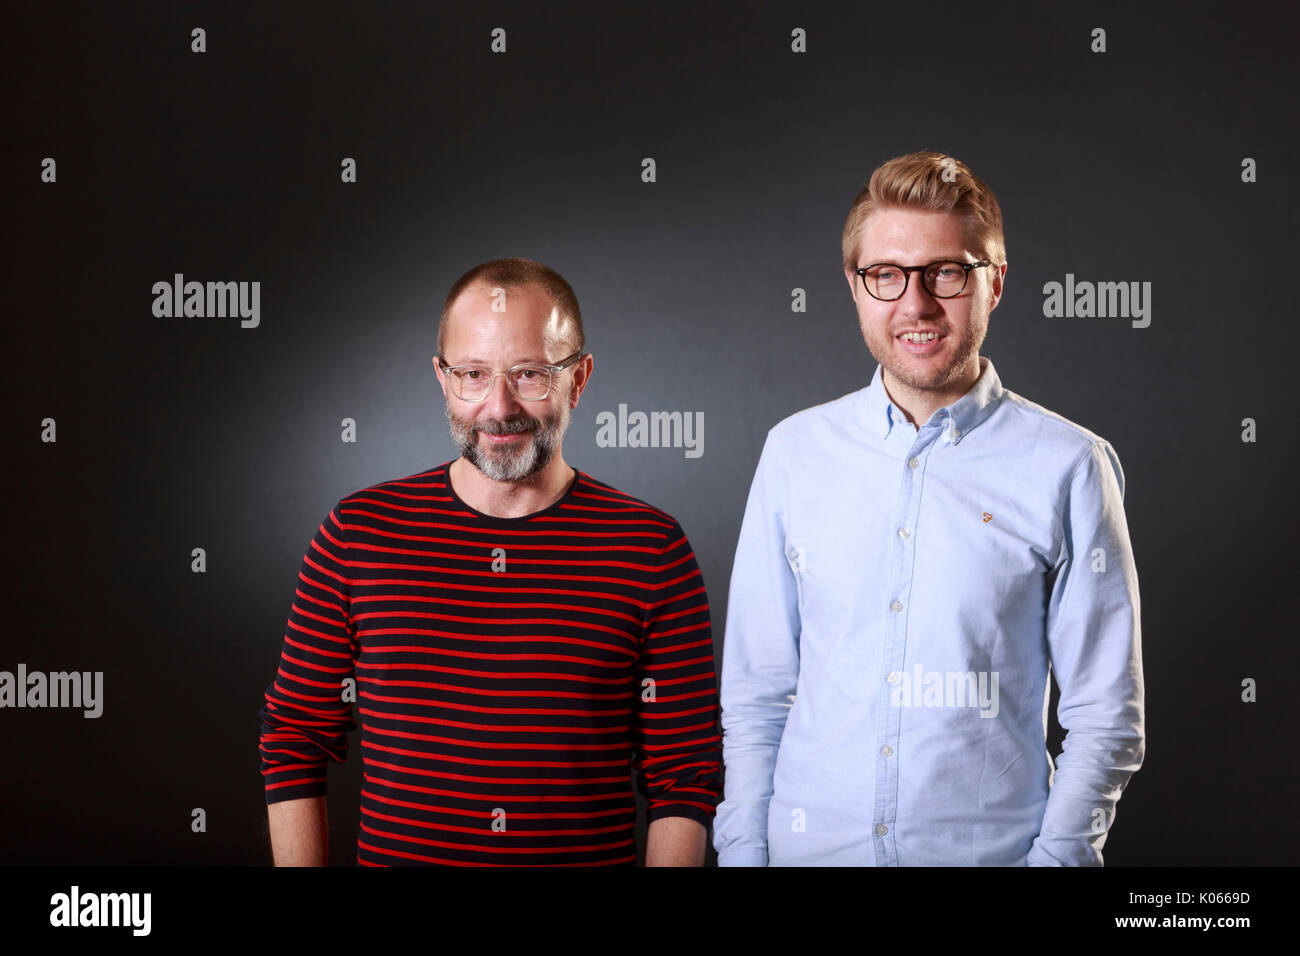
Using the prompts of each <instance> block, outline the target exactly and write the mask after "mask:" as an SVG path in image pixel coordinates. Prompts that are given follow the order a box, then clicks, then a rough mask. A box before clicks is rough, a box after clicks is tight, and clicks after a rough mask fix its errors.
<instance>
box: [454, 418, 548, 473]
mask: <svg viewBox="0 0 1300 956" xmlns="http://www.w3.org/2000/svg"><path fill="white" fill-rule="evenodd" d="M444 410H445V412H446V415H447V421H448V422H449V423H450V425H451V439H452V441H453V442H455V443H456V447H457V448H459V449H460V453H461V455H462V456H463V457H464V458H465V460H466V461H468V462H469V463H470V464H471V465H473V466H474V467H475V468H477V469H478V470H479V471H480V472H482V473H483V474H484V475H485V476H487V477H488V478H491V479H492V480H493V481H523V480H524V479H526V478H531V477H533V476H534V475H536V474H538V473H539V472H540V471H541V470H542V469H543V468H545V467H546V466H547V465H548V464H550V462H551V460H552V459H553V458H554V457H555V455H556V453H557V452H558V451H559V450H560V442H561V440H562V439H563V438H564V432H565V429H567V428H568V427H569V406H568V404H567V403H566V404H564V405H563V406H561V410H560V415H559V417H558V418H557V419H556V420H555V421H553V422H552V423H551V424H550V425H549V426H548V425H544V424H543V423H542V421H541V420H540V419H537V418H534V417H533V416H531V415H518V416H516V417H514V418H510V419H507V420H506V421H504V422H498V421H492V420H489V421H484V422H482V423H480V424H477V425H470V424H468V423H466V422H463V421H460V420H458V419H456V418H454V417H452V414H451V409H450V408H445V409H444ZM480 432H482V433H483V434H485V435H513V434H517V433H520V432H532V439H531V440H530V441H528V442H527V443H525V444H524V446H523V447H522V448H511V447H502V448H500V449H497V450H496V451H491V452H484V450H483V449H482V448H480V447H479V444H478V436H479V433H480Z"/></svg>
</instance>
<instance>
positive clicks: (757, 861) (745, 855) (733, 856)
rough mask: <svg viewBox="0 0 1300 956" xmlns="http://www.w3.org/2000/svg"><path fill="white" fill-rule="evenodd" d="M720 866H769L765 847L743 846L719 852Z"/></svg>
mask: <svg viewBox="0 0 1300 956" xmlns="http://www.w3.org/2000/svg"><path fill="white" fill-rule="evenodd" d="M718 866H720V867H723V866H767V849H766V848H765V847H743V848H741V849H739V850H728V851H727V852H725V853H719V854H718Z"/></svg>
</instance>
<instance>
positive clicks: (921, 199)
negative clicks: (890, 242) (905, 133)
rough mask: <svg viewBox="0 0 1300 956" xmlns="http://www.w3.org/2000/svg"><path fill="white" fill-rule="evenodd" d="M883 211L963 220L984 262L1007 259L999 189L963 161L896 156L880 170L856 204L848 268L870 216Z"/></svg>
mask: <svg viewBox="0 0 1300 956" xmlns="http://www.w3.org/2000/svg"><path fill="white" fill-rule="evenodd" d="M878 209H921V210H925V211H927V212H952V213H956V214H957V215H959V216H961V218H962V221H963V223H964V225H965V231H966V241H967V242H968V243H969V244H970V247H971V248H972V249H973V250H974V251H975V253H976V254H977V255H979V256H980V257H981V258H984V259H988V260H989V261H990V262H992V263H993V264H994V265H1002V264H1003V263H1005V262H1006V259H1007V247H1006V240H1005V239H1004V238H1003V235H1002V209H1001V208H1000V207H999V206H998V200H997V197H996V196H994V195H993V190H991V189H989V187H988V186H987V185H986V184H985V183H984V182H983V180H981V179H979V177H977V176H976V175H975V174H974V173H973V172H971V170H970V167H969V166H967V165H966V164H965V163H963V162H962V161H961V160H959V159H955V158H953V157H952V156H948V155H945V154H944V153H936V152H935V151H933V150H921V151H920V152H915V153H908V154H906V155H904V156H896V157H894V158H893V159H891V160H889V161H888V162H886V163H884V164H882V165H881V166H879V167H878V168H877V169H876V171H875V172H873V173H872V174H871V180H870V182H868V183H867V185H866V186H865V187H863V189H862V191H861V192H860V193H858V195H857V196H856V197H855V198H854V200H853V205H852V206H851V207H850V208H849V215H848V218H847V219H846V220H845V221H844V232H843V235H842V236H841V237H840V247H841V250H842V252H843V254H844V267H845V268H846V269H847V268H853V267H856V266H857V265H859V263H857V262H856V261H855V260H856V258H857V255H858V244H859V242H860V240H861V238H862V230H863V227H864V226H865V225H866V221H867V217H868V216H870V215H871V213H873V212H875V211H876V210H878Z"/></svg>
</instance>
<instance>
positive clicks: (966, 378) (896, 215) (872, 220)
mask: <svg viewBox="0 0 1300 956" xmlns="http://www.w3.org/2000/svg"><path fill="white" fill-rule="evenodd" d="M979 258H980V255H979V250H974V249H971V248H969V247H968V244H967V237H966V235H965V231H964V229H963V225H962V220H961V218H960V217H959V216H958V215H956V214H955V213H942V212H927V211H923V210H917V209H900V208H884V209H877V210H876V211H875V212H873V213H871V215H870V216H868V217H867V221H866V223H865V224H864V226H863V229H862V233H861V239H860V240H859V243H858V254H857V257H856V258H855V259H854V260H852V261H851V262H850V263H849V266H848V268H846V269H845V270H844V275H845V278H846V279H848V282H849V288H850V289H851V290H852V292H853V301H854V303H855V304H856V305H857V310H858V323H859V325H860V326H861V327H862V337H863V338H864V339H865V340H866V343H867V348H868V349H869V350H870V352H871V354H872V356H873V357H874V358H875V359H876V361H877V362H879V363H880V365H881V368H882V374H883V377H884V380H885V387H886V388H887V389H888V391H889V393H890V394H891V395H892V396H893V397H894V398H895V400H897V401H898V402H900V403H902V404H907V405H908V406H909V411H911V410H912V406H915V407H916V408H917V409H918V410H919V411H920V412H921V413H922V414H923V415H924V418H926V419H928V417H929V414H930V412H931V411H933V410H934V409H936V408H940V407H942V406H944V405H947V404H949V403H950V402H953V401H956V400H957V399H958V398H960V397H961V396H962V395H964V394H966V392H967V391H969V389H970V387H971V386H972V385H974V384H975V381H976V379H978V378H979V372H980V365H979V350H980V346H981V345H982V344H983V342H984V335H985V333H986V332H987V331H988V324H989V321H988V320H989V313H990V312H992V311H993V309H994V308H995V307H996V306H997V303H998V299H999V298H1001V295H1002V277H1003V274H1004V273H1005V272H1006V265H1005V264H1003V265H1001V266H999V267H996V268H995V267H993V266H986V267H982V268H977V269H972V270H970V276H969V279H968V281H967V283H966V288H965V289H963V290H962V292H961V294H959V295H957V296H956V297H954V298H950V299H938V298H935V297H934V296H933V295H931V294H930V292H929V291H928V290H927V289H926V288H925V286H924V284H923V283H922V281H921V273H919V272H911V273H909V274H908V276H909V278H908V282H907V291H906V292H904V293H903V295H902V297H901V298H898V299H895V300H893V301H892V302H881V301H880V300H878V299H875V298H872V297H871V296H870V295H869V294H868V293H867V290H866V289H865V288H863V285H862V279H861V278H860V277H859V276H858V275H857V273H855V272H854V271H853V270H854V269H855V268H858V267H862V266H868V265H871V264H873V263H877V262H892V263H895V264H897V265H901V266H919V265H927V264H929V263H931V262H934V261H936V260H939V259H954V260H956V261H958V262H974V261H976V260H977V259H979ZM917 338H919V339H924V340H928V341H911V339H917ZM919 420H923V419H919Z"/></svg>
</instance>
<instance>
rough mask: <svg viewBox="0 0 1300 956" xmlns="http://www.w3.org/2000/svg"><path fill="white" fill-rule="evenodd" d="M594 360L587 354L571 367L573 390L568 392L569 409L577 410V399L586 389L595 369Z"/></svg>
mask: <svg viewBox="0 0 1300 956" xmlns="http://www.w3.org/2000/svg"><path fill="white" fill-rule="evenodd" d="M595 364H596V362H595V359H593V358H592V357H591V354H590V353H588V354H587V355H584V356H583V357H582V358H580V359H578V361H577V362H576V363H575V364H574V366H573V388H572V389H570V390H569V407H570V408H577V407H578V399H579V398H581V397H582V393H583V390H584V389H586V387H587V383H588V382H590V381H591V370H592V368H593V367H595Z"/></svg>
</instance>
